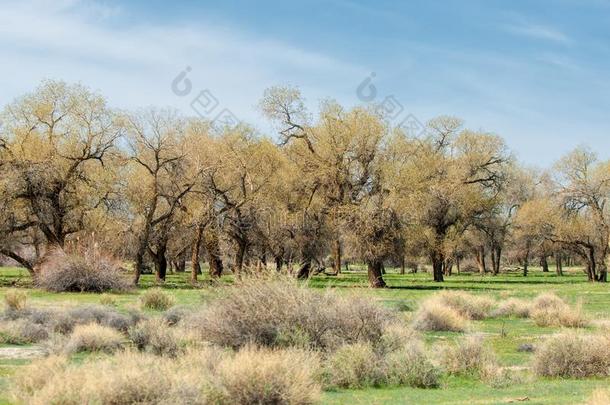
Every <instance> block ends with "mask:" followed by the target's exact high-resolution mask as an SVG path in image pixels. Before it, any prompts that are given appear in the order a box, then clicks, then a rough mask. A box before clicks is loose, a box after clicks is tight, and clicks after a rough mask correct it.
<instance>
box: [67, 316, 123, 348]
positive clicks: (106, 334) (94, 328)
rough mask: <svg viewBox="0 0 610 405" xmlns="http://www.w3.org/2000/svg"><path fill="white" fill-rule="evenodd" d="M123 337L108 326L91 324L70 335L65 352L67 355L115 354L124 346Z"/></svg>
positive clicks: (75, 330) (76, 329) (77, 328)
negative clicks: (88, 353) (84, 353)
mask: <svg viewBox="0 0 610 405" xmlns="http://www.w3.org/2000/svg"><path fill="white" fill-rule="evenodd" d="M123 340H124V339H123V336H122V335H121V334H120V333H119V332H117V331H116V330H114V329H112V328H109V327H107V326H102V325H98V324H95V323H91V324H88V325H78V326H76V327H75V328H74V331H73V332H72V334H71V335H70V338H69V340H68V343H67V344H66V347H65V348H64V350H65V351H66V352H67V353H78V352H98V351H99V352H106V353H113V352H115V351H117V350H118V349H120V348H121V347H122V346H123Z"/></svg>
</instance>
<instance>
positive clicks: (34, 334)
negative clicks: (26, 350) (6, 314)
mask: <svg viewBox="0 0 610 405" xmlns="http://www.w3.org/2000/svg"><path fill="white" fill-rule="evenodd" d="M48 338H49V332H48V330H47V329H46V328H45V327H44V326H42V325H39V324H36V323H32V322H30V321H28V320H27V319H20V320H17V321H9V322H5V323H1V324H0V343H5V344H12V345H27V344H32V343H38V342H41V341H43V340H46V339H48Z"/></svg>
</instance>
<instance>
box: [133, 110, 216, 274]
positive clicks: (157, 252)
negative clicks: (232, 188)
mask: <svg viewBox="0 0 610 405" xmlns="http://www.w3.org/2000/svg"><path fill="white" fill-rule="evenodd" d="M124 119H125V126H126V128H127V136H128V138H127V139H128V144H129V160H128V162H129V170H128V172H127V173H126V177H127V181H126V187H127V194H128V196H129V201H130V204H131V207H132V209H133V211H134V215H135V217H134V218H135V219H134V221H135V229H136V230H137V233H138V235H139V236H138V243H137V249H136V255H135V275H134V282H135V283H136V284H137V283H138V281H139V279H140V275H141V274H142V272H143V270H144V264H145V262H144V260H145V258H146V255H147V254H148V255H149V256H150V258H151V259H152V261H153V262H154V264H155V270H156V276H157V280H158V281H164V280H165V274H166V270H167V257H166V253H167V247H168V243H169V238H170V233H171V230H172V227H173V226H174V221H175V220H176V216H177V214H178V213H179V212H180V211H181V210H183V209H185V205H184V201H185V198H186V196H187V195H188V194H189V193H190V192H191V191H192V190H193V188H194V186H195V185H196V184H197V181H198V177H199V176H200V175H201V173H203V170H204V168H203V166H202V164H201V162H199V161H196V160H190V159H189V156H188V152H187V151H188V145H187V144H186V143H185V142H184V139H185V138H184V134H185V125H186V123H185V121H184V120H183V119H181V118H179V117H178V116H177V115H176V114H175V113H174V112H171V111H157V110H149V111H144V112H141V113H139V114H131V115H127V116H125V117H124Z"/></svg>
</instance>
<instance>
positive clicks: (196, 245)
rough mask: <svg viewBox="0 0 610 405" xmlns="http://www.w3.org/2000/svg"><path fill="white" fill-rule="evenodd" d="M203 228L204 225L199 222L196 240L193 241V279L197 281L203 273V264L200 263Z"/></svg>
mask: <svg viewBox="0 0 610 405" xmlns="http://www.w3.org/2000/svg"><path fill="white" fill-rule="evenodd" d="M203 230H204V226H203V225H202V224H199V225H198V226H197V231H196V232H195V240H194V241H193V247H192V248H191V281H192V282H196V281H197V275H199V274H201V264H200V263H199V256H200V253H201V243H202V241H203Z"/></svg>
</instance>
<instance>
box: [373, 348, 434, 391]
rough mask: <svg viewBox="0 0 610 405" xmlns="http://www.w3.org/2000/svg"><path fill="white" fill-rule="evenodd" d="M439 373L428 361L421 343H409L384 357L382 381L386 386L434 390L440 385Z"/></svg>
mask: <svg viewBox="0 0 610 405" xmlns="http://www.w3.org/2000/svg"><path fill="white" fill-rule="evenodd" d="M440 377H441V371H440V369H439V368H438V367H436V366H435V365H434V364H433V362H432V361H431V360H430V359H429V357H428V355H427V353H426V352H425V350H424V347H423V344H422V343H421V342H417V341H415V342H411V343H410V344H405V345H403V347H402V348H400V349H398V350H395V351H393V352H391V353H389V354H387V355H386V357H385V359H384V380H385V383H386V384H388V385H408V386H411V387H416V388H435V387H438V386H439V385H440Z"/></svg>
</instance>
